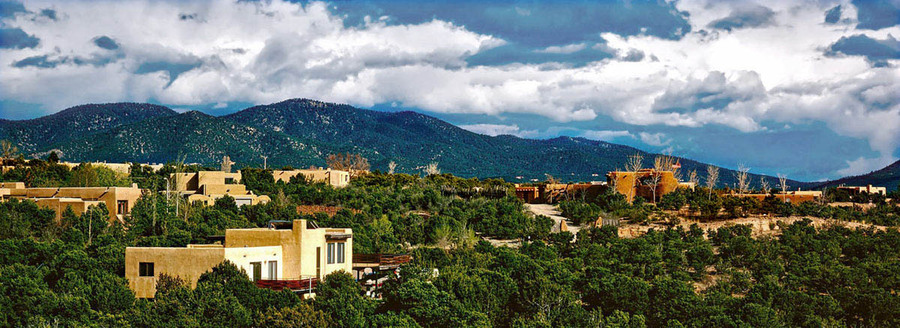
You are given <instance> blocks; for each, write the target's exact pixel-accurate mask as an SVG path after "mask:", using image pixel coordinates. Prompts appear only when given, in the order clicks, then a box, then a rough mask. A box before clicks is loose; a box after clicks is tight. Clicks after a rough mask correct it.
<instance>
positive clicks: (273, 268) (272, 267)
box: [269, 261, 278, 280]
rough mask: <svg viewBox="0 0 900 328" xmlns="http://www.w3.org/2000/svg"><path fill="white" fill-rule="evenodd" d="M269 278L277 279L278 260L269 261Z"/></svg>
mask: <svg viewBox="0 0 900 328" xmlns="http://www.w3.org/2000/svg"><path fill="white" fill-rule="evenodd" d="M269 279H270V280H278V261H269Z"/></svg>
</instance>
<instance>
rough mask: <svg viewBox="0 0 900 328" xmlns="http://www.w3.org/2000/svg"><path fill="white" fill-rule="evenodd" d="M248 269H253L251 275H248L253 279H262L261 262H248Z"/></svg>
mask: <svg viewBox="0 0 900 328" xmlns="http://www.w3.org/2000/svg"><path fill="white" fill-rule="evenodd" d="M250 269H251V271H253V276H252V277H250V278H251V279H252V280H253V281H257V280H260V279H262V262H250Z"/></svg>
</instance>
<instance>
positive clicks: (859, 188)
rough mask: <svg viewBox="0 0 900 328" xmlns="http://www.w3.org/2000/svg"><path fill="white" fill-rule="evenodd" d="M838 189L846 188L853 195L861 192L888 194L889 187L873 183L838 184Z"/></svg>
mask: <svg viewBox="0 0 900 328" xmlns="http://www.w3.org/2000/svg"><path fill="white" fill-rule="evenodd" d="M837 189H838V190H845V191H847V192H849V193H850V194H851V195H856V194H861V193H863V192H865V193H867V194H869V195H871V194H881V195H882V196H884V195H887V188H885V187H874V186H872V185H867V186H838V187H837Z"/></svg>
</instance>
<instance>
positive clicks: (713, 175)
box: [706, 165, 719, 199]
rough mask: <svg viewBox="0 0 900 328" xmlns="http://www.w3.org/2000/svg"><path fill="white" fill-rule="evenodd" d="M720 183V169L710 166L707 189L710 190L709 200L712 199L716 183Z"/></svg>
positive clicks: (707, 175) (708, 167)
mask: <svg viewBox="0 0 900 328" xmlns="http://www.w3.org/2000/svg"><path fill="white" fill-rule="evenodd" d="M717 181H719V167H717V166H712V165H709V166H707V167H706V188H707V189H709V194H708V195H707V196H706V198H708V199H712V190H713V188H715V187H716V182H717Z"/></svg>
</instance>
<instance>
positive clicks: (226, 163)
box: [219, 155, 234, 173]
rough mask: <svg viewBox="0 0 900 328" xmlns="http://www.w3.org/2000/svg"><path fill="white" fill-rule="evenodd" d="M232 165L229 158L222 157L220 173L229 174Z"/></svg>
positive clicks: (226, 156)
mask: <svg viewBox="0 0 900 328" xmlns="http://www.w3.org/2000/svg"><path fill="white" fill-rule="evenodd" d="M232 165H234V162H232V161H231V157H228V155H225V156H222V163H221V164H220V165H219V167H220V169H221V170H222V172H227V173H231V166H232Z"/></svg>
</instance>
